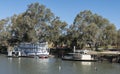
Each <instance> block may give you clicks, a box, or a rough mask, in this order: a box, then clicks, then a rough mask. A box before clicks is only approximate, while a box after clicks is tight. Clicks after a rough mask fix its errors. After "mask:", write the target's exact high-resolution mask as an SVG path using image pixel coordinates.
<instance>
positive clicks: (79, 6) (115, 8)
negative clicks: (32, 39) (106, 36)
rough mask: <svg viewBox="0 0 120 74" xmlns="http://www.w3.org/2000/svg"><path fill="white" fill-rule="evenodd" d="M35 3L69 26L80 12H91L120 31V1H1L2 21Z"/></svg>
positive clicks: (0, 17) (0, 16) (0, 14)
mask: <svg viewBox="0 0 120 74" xmlns="http://www.w3.org/2000/svg"><path fill="white" fill-rule="evenodd" d="M35 2H39V3H40V4H43V5H45V6H46V8H49V9H51V11H52V12H53V13H54V14H55V15H56V16H59V17H60V19H61V20H62V21H66V22H67V23H68V24H72V23H73V21H74V18H75V17H76V15H77V14H78V13H79V12H81V11H84V10H90V11H92V12H93V13H96V14H98V15H101V16H102V17H104V18H106V19H108V20H109V21H110V22H111V23H113V24H115V26H116V28H117V29H120V15H119V14H120V0H0V19H4V18H7V17H11V16H13V15H14V14H20V13H22V12H24V11H25V10H26V9H27V6H28V5H29V4H31V3H35Z"/></svg>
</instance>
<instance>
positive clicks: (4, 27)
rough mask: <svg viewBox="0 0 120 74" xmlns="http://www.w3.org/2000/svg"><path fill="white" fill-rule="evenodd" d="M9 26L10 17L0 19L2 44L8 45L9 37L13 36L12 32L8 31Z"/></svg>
mask: <svg viewBox="0 0 120 74" xmlns="http://www.w3.org/2000/svg"><path fill="white" fill-rule="evenodd" d="M8 28H9V18H6V19H2V20H0V45H2V46H7V45H8V42H7V40H8V38H10V37H11V35H10V32H9V31H8Z"/></svg>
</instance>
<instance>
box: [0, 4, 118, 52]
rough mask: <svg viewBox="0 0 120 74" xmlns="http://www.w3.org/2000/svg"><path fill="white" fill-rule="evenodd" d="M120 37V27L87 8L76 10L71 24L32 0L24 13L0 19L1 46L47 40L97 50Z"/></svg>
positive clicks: (115, 42)
mask: <svg viewBox="0 0 120 74" xmlns="http://www.w3.org/2000/svg"><path fill="white" fill-rule="evenodd" d="M119 38H120V30H116V27H115V25H114V24H112V23H110V22H109V21H108V20H107V19H106V18H103V17H102V16H100V15H98V14H94V13H92V12H91V11H90V10H84V11H82V12H80V13H78V14H77V15H76V17H75V19H74V21H73V24H72V25H70V24H67V23H66V22H65V21H61V20H60V18H59V17H58V16H55V14H54V13H52V11H51V10H50V9H48V8H46V7H45V6H44V5H42V4H39V3H32V4H30V5H28V8H27V9H26V11H25V12H23V13H21V14H19V15H13V16H12V17H9V18H6V19H2V20H0V40H1V42H0V45H5V46H11V45H13V46H14V45H16V44H19V43H20V42H31V43H36V42H43V41H47V42H49V43H53V44H54V45H55V46H57V45H62V44H66V45H67V46H69V47H73V46H76V47H78V48H80V49H83V48H85V47H86V46H89V47H90V48H91V49H93V48H95V49H96V50H97V48H98V47H99V46H106V47H107V45H118V44H120V43H119V42H120V41H119V40H120V39H119ZM118 41H119V42H118Z"/></svg>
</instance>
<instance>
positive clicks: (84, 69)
mask: <svg viewBox="0 0 120 74" xmlns="http://www.w3.org/2000/svg"><path fill="white" fill-rule="evenodd" d="M119 73H120V64H117V63H108V62H102V63H100V62H80V61H62V60H61V59H57V58H48V59H39V58H8V57H6V56H4V55H0V74H119Z"/></svg>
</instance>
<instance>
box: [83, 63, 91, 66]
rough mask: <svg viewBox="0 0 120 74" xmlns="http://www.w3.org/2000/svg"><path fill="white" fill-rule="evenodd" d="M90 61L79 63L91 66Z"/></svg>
mask: <svg viewBox="0 0 120 74" xmlns="http://www.w3.org/2000/svg"><path fill="white" fill-rule="evenodd" d="M91 63H92V62H81V64H82V65H83V66H84V65H86V66H91Z"/></svg>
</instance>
